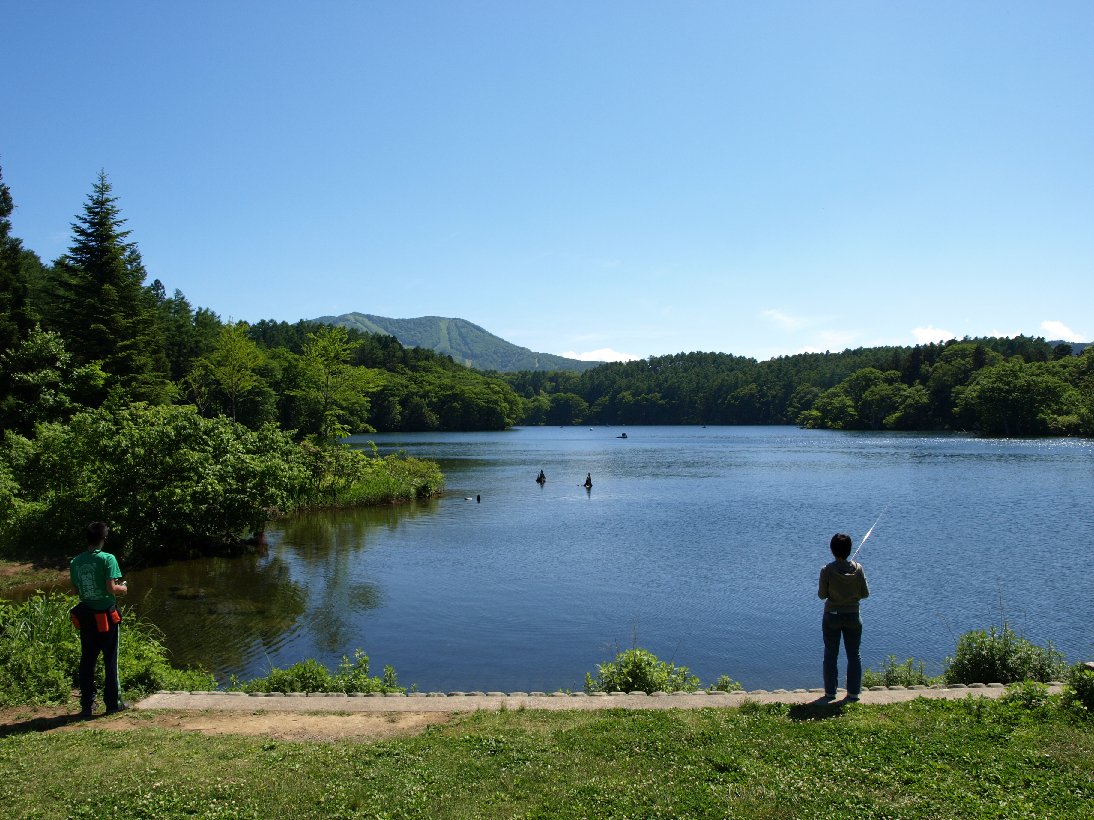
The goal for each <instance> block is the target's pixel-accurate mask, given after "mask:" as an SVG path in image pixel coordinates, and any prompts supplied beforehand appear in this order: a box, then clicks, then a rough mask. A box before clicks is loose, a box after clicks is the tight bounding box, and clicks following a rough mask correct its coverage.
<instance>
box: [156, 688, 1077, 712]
mask: <svg viewBox="0 0 1094 820" xmlns="http://www.w3.org/2000/svg"><path fill="white" fill-rule="evenodd" d="M1062 689H1063V685H1062V684H1060V683H1052V684H1049V691H1050V692H1051V693H1053V694H1057V693H1059V692H1060V691H1062ZM1005 692H1006V687H1004V686H1003V684H1001V683H974V684H970V685H968V686H966V685H964V684H958V685H953V686H948V687H942V686H872V687H870V688H869V689H866V690H864V691H863V692H862V695H861V698H860V702H861V703H863V704H866V705H878V704H885V703H901V702H905V701H910V700H915V699H916V698H929V699H932V700H959V699H961V698H966V697H988V698H998V697H1000V696H1002V695H1003V694H1004V693H1005ZM823 695H824V690H823V689H793V690H788V689H775V690H766V689H754V690H752V691H749V692H706V691H702V692H654V693H653V694H646V693H645V692H610V693H603V692H598V693H595V694H586V693H584V692H550V693H547V692H411V693H409V694H403V693H401V692H400V693H386V694H384V693H379V692H370V693H367V694H366V693H362V692H353V693H350V694H343V693H334V692H311V693H304V692H293V693H290V694H280V693H266V692H261V693H253V694H248V693H244V692H157V693H156V694H154V695H150V696H149V697H147V698H145V699H144V700H142V701H140V702H139V703H136V704H134V708H136V709H141V710H150V709H166V710H184V711H188V710H199V711H200V710H205V711H222V712H227V711H232V712H253V711H263V712H476V711H480V710H488V711H507V710H514V709H544V710H549V711H566V710H582V711H584V710H592V709H702V708H732V707H738V706H740V705H741V704H743V703H746V702H752V703H761V704H763V703H786V704H790V705H805V704H813V705H816V706H818V707H832V708H834V707H840V706H843V705H845V704H847V703H848V701H847V700H846V699H842V700H835V701H828V700H825V699H824V698H823Z"/></svg>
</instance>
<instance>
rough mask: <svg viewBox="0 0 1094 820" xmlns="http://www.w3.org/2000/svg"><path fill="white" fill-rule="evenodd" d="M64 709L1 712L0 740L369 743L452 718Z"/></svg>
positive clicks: (438, 715) (448, 715)
mask: <svg viewBox="0 0 1094 820" xmlns="http://www.w3.org/2000/svg"><path fill="white" fill-rule="evenodd" d="M74 711H75V710H74V709H73V707H68V706H25V707H15V708H7V709H0V737H7V736H9V735H14V734H24V733H27V732H45V733H49V732H71V731H81V730H84V729H88V728H92V727H93V728H95V729H104V730H107V731H115V732H125V731H130V730H133V729H148V728H153V727H154V728H159V729H176V730H178V731H183V732H200V733H202V734H204V735H251V736H258V737H270V738H275V739H277V740H289V741H297V742H300V741H320V742H333V741H335V740H348V741H372V740H382V739H385V738H391V737H400V736H405V735H414V734H418V733H419V732H422V731H424V730H425V728H426V727H427V726H431V725H433V724H437V723H447V722H448V721H449V720H450V719H451V716H452V715H451V713H444V712H426V713H422V712H396V713H357V714H338V713H322V714H316V713H307V712H267V711H256V712H190V711H154V712H148V711H136V710H132V711H128V712H124V713H122V714H118V715H111V716H109V717H106V716H101V717H96V718H94V719H93V720H81V719H80V718H79V717H78V716H77V715H76V714H74Z"/></svg>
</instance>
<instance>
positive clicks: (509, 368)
mask: <svg viewBox="0 0 1094 820" xmlns="http://www.w3.org/2000/svg"><path fill="white" fill-rule="evenodd" d="M312 321H314V322H318V323H322V324H328V325H336V326H341V327H348V328H351V329H353V330H359V331H362V332H365V333H386V334H389V335H391V336H394V337H395V338H396V339H398V340H399V341H400V342H401V343H402V344H404V345H406V346H407V347H423V348H426V349H429V350H434V351H436V352H437V353H443V354H444V355H446V356H451V357H452V358H453V359H454V360H455V361H457V362H459V363H460V364H465V365H467V366H468V367H473V368H475V369H476V370H496V371H498V372H499V373H515V372H519V371H524V370H530V371H539V372H543V371H550V370H564V371H571V372H574V373H581V372H583V371H585V370H589V369H591V368H593V367H596V366H597V365H598V364H601V362H583V361H579V360H578V359H567V358H564V357H562V356H555V355H553V354H551V353H536V352H534V351H531V350H529V349H528V348H526V347H520V346H518V345H515V344H512V343H510V342H507V341H505V340H504V339H502V338H500V337H498V336H495V335H494V334H492V333H489V332H488V331H486V330H483V329H482V328H481V327H479V326H478V325H476V324H472V323H471V322H468V321H466V320H465V319H446V318H444V317H442V316H420V317H418V318H417V319H390V318H388V317H386V316H374V315H372V314H369V313H343V314H342V315H341V316H320V317H319V318H318V319H313V320H312Z"/></svg>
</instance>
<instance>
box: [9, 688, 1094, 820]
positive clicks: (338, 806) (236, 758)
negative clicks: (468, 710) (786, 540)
mask: <svg viewBox="0 0 1094 820" xmlns="http://www.w3.org/2000/svg"><path fill="white" fill-rule="evenodd" d="M142 719H143V718H142ZM147 721H148V728H140V729H135V730H130V731H111V730H109V729H106V728H102V727H100V728H96V727H95V724H94V723H90V724H87V725H86V726H87V728H79V729H76V730H73V731H58V732H50V733H35V732H30V731H28V732H23V733H15V734H11V735H9V736H7V737H4V738H2V739H0V772H2V773H3V776H2V777H0V801H2V803H3V805H4V807H5V815H7V816H11V817H76V818H83V817H148V818H152V817H156V818H159V817H231V818H235V817H261V818H269V817H324V818H326V817H428V818H449V817H451V818H468V817H489V818H494V817H539V818H556V817H563V818H567V817H574V818H578V817H589V818H611V817H619V818H622V817H631V818H635V817H641V818H649V817H688V818H691V817H772V818H775V817H826V818H827V817H848V818H851V817H854V818H865V817H930V818H947V817H1008V818H1009V817H1094V721H1092V720H1091V719H1090V717H1088V716H1084V715H1077V714H1075V713H1074V712H1068V711H1066V710H1063V709H1060V708H1057V707H1054V706H1048V707H1040V708H1035V709H1026V708H1023V707H1021V706H1019V705H1017V704H1007V703H1003V702H997V701H986V700H985V701H981V700H977V699H970V700H967V701H955V702H945V701H926V700H920V701H913V702H911V703H907V704H900V705H892V706H876V707H866V706H851V707H849V708H847V709H846V710H844V711H843V712H842V713H839V714H835V715H833V716H831V717H828V718H825V719H816V717H815V714H813V713H810V712H809V711H807V710H804V709H800V708H799V707H786V706H779V705H777V706H771V707H766V706H765V707H759V706H755V705H750V704H746V705H745V706H743V707H742V708H740V709H703V710H692V711H688V710H675V711H666V712H654V711H650V712H640V711H636V712H631V711H621V710H613V711H604V712H535V711H509V712H496V713H493V712H492V713H476V714H472V715H464V716H456V717H454V718H453V720H452V721H451V722H449V723H446V724H443V725H437V726H431V727H429V728H428V729H427V730H426V731H425V732H424V733H422V734H420V735H417V736H414V737H404V738H399V739H389V740H384V741H377V742H350V741H337V742H333V743H317V742H316V743H292V742H283V741H274V740H269V739H264V738H253V737H240V736H224V737H207V736H204V735H200V734H197V733H190V732H180V731H176V730H170V729H163V728H156V727H155V716H154V715H148V717H147Z"/></svg>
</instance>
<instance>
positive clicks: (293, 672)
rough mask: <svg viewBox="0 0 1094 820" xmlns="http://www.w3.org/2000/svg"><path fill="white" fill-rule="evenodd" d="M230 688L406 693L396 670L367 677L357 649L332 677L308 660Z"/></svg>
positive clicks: (365, 661)
mask: <svg viewBox="0 0 1094 820" xmlns="http://www.w3.org/2000/svg"><path fill="white" fill-rule="evenodd" d="M228 688H229V689H232V690H235V691H239V692H283V693H288V692H344V693H346V694H349V693H351V692H366V693H367V692H405V691H406V687H404V686H400V685H399V680H398V677H397V676H396V674H395V669H394V668H393V667H391V666H385V667H384V674H383V676H375V675H374V676H371V677H370V676H369V658H368V655H366V654H365V653H364V652H363V651H362V650H360V649H358V650H357V651H356V652H354V654H353V660H350V659H349V658H348V657H346V656H345V655H343V656H342V662H341V663H340V664H339V665H338V670H337V671H336V672H335V673H334V674H333V675H332V674H331V672H330V670H329V669H327V668H326V667H325V666H323V664H321V663H320V662H319V661H316V660H312V659H310V658H309V659H308V660H305V661H300V662H299V663H294V664H293V665H292V666H290V667H288V668H287V669H280V668H278V667H276V666H275V667H274V668H273V669H271V670H270V673H269V674H268V675H266V676H265V677H262V678H255V679H253V680H249V681H244V682H240V681H238V680H236V679H235V678H233V679H232V682H231V684H230V685H229V687H228Z"/></svg>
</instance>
